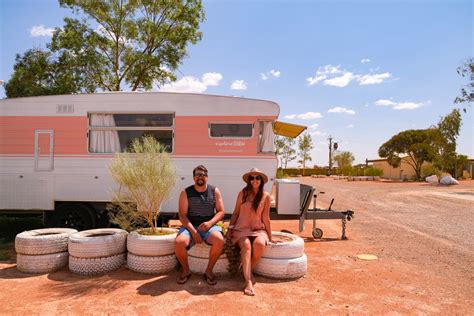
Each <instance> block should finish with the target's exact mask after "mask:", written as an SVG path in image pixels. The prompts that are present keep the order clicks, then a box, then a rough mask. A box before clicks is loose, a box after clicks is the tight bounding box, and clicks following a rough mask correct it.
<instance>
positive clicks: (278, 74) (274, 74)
mask: <svg viewBox="0 0 474 316" xmlns="http://www.w3.org/2000/svg"><path fill="white" fill-rule="evenodd" d="M270 74H271V75H272V76H273V77H275V78H280V75H281V72H280V71H278V70H274V69H272V70H270Z"/></svg>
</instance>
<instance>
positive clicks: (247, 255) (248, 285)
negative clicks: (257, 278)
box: [238, 237, 254, 295]
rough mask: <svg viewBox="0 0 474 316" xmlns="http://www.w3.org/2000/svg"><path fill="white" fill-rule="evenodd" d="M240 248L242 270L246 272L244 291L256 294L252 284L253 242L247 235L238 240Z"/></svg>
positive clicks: (248, 293)
mask: <svg viewBox="0 0 474 316" xmlns="http://www.w3.org/2000/svg"><path fill="white" fill-rule="evenodd" d="M238 245H239V248H240V262H241V263H242V271H243V273H244V280H245V289H244V293H245V294H247V295H254V291H253V285H252V271H251V269H252V267H251V264H252V263H251V261H252V244H251V243H250V240H249V239H248V238H247V237H242V238H241V239H239V241H238Z"/></svg>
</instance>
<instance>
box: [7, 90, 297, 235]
mask: <svg viewBox="0 0 474 316" xmlns="http://www.w3.org/2000/svg"><path fill="white" fill-rule="evenodd" d="M279 111H280V109H279V106H278V104H277V103H275V102H270V101H264V100H255V99H246V98H237V97H227V96H214V95H203V94H181V93H160V92H115V93H98V94H80V95H58V96H41V97H28V98H16V99H4V100H0V115H1V116H0V173H1V178H0V211H2V212H33V211H37V212H44V214H45V223H46V224H47V225H54V226H75V227H77V228H79V229H85V228H92V227H95V226H98V225H102V224H104V223H105V222H106V221H107V216H106V215H107V214H106V211H105V206H106V204H107V202H109V201H110V199H111V192H112V190H114V189H116V184H115V183H114V182H113V180H112V178H111V177H110V175H109V172H108V164H109V162H110V159H111V158H113V157H114V153H116V152H120V151H123V150H124V149H125V148H127V146H128V145H129V144H130V143H131V141H132V139H133V138H135V137H140V136H142V135H144V134H152V135H154V136H155V137H156V138H157V139H158V140H159V141H160V142H161V143H162V144H164V145H166V147H167V150H168V151H169V152H170V153H171V155H172V160H173V163H174V165H175V167H176V169H177V175H178V181H177V185H176V187H175V188H174V192H173V194H172V196H171V198H170V200H169V202H168V203H167V204H166V205H163V208H162V213H163V214H164V215H169V216H171V215H173V214H176V213H177V210H178V207H177V202H178V195H179V192H180V191H181V190H182V189H184V188H185V187H187V186H189V185H191V184H192V183H193V179H192V170H193V168H194V167H195V166H197V165H199V164H202V165H205V166H206V167H207V168H208V169H209V177H210V178H209V182H210V183H212V184H213V185H216V186H218V187H219V189H220V190H221V191H222V194H223V197H224V205H225V210H226V213H231V212H232V211H233V207H234V202H235V198H236V196H237V193H238V191H239V190H240V189H241V188H242V187H243V182H242V178H241V176H242V174H243V173H245V172H247V171H248V170H249V169H250V168H252V167H257V168H259V169H260V170H263V171H264V172H265V173H266V174H268V175H269V177H270V182H269V184H267V185H266V187H265V189H266V190H268V191H270V190H271V188H272V185H273V184H274V183H275V175H276V169H277V157H276V156H275V148H274V137H275V133H274V131H276V132H277V133H281V134H283V135H286V136H295V137H296V136H297V135H298V134H299V133H301V131H303V130H304V129H305V127H302V126H297V125H293V124H288V123H281V122H277V121H276V120H277V118H278V115H279Z"/></svg>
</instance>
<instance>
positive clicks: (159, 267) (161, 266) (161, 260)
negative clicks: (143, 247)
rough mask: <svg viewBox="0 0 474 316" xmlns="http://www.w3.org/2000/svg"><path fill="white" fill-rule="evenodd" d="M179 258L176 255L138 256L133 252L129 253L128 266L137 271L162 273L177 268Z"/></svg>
mask: <svg viewBox="0 0 474 316" xmlns="http://www.w3.org/2000/svg"><path fill="white" fill-rule="evenodd" d="M177 264H178V260H176V256H175V255H174V254H173V255H166V256H155V257H146V256H136V255H134V254H132V253H130V252H129V253H128V255H127V267H128V268H129V269H130V270H132V271H135V272H140V273H147V274H160V273H165V272H169V271H171V270H173V269H174V268H176V265H177Z"/></svg>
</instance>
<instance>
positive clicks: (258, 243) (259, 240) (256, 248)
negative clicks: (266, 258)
mask: <svg viewBox="0 0 474 316" xmlns="http://www.w3.org/2000/svg"><path fill="white" fill-rule="evenodd" d="M266 243H267V241H266V240H265V238H263V237H262V236H257V237H256V238H255V240H254V241H253V243H252V269H253V268H255V266H256V265H257V263H258V261H259V260H260V258H261V257H262V255H263V252H264V251H265V246H266Z"/></svg>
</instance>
